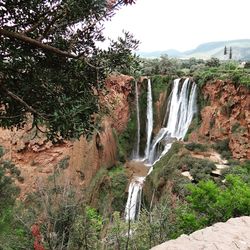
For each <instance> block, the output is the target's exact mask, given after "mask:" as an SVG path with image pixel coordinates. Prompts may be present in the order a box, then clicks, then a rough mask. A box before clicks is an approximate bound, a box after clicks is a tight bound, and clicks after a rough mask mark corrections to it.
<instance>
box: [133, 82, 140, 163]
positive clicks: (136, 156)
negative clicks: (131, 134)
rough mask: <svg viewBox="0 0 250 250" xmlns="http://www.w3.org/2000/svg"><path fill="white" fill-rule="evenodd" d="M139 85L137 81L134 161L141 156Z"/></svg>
mask: <svg viewBox="0 0 250 250" xmlns="http://www.w3.org/2000/svg"><path fill="white" fill-rule="evenodd" d="M138 95H139V94H138V85H137V81H136V82H135V101H136V120H137V141H136V147H135V152H134V154H133V158H134V159H139V158H140V154H139V150H140V128H141V126H140V109H139V96H138Z"/></svg>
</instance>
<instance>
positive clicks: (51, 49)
mask: <svg viewBox="0 0 250 250" xmlns="http://www.w3.org/2000/svg"><path fill="white" fill-rule="evenodd" d="M0 35H4V36H7V37H9V38H14V39H17V40H19V41H22V42H25V43H29V44H31V45H33V46H35V47H37V48H40V49H42V50H46V51H49V52H51V53H54V54H56V55H58V56H62V57H67V58H73V59H82V60H84V61H85V62H86V64H87V65H89V66H90V67H91V68H95V69H100V68H102V67H97V66H95V65H93V64H91V63H90V62H88V61H87V59H86V58H84V57H83V55H82V53H80V54H79V55H75V54H72V53H69V52H66V51H62V50H60V49H58V48H55V47H53V46H51V45H48V44H44V43H42V42H40V41H37V40H36V39H33V38H30V37H28V36H26V35H24V34H21V33H18V32H13V31H8V30H6V29H0Z"/></svg>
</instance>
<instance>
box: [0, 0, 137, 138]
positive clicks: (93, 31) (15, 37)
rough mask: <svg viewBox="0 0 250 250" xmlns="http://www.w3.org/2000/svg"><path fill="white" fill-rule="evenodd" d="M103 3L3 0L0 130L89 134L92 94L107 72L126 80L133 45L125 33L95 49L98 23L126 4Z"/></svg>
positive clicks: (132, 61) (94, 95)
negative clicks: (26, 126) (26, 128)
mask: <svg viewBox="0 0 250 250" xmlns="http://www.w3.org/2000/svg"><path fill="white" fill-rule="evenodd" d="M131 3H133V1H123V0H120V1H104V0H81V1H76V0H63V1H61V0H49V1H48V0H43V1H36V0H28V1H22V0H20V1H14V0H4V1H1V3H0V11H1V15H0V16H1V18H0V27H1V28H0V36H1V39H0V55H1V60H0V89H1V91H0V98H1V103H0V107H1V109H0V126H3V127H6V128H11V127H17V128H20V127H22V126H23V125H24V123H25V122H26V117H27V112H28V113H31V114H32V117H33V127H35V128H37V129H40V128H41V127H42V128H43V130H44V129H45V128H46V133H47V135H48V136H49V138H56V137H58V136H60V137H61V138H76V137H79V135H80V134H82V133H85V134H89V133H91V131H93V129H94V124H93V123H94V121H93V116H92V115H93V113H96V112H97V111H98V108H99V106H98V91H99V90H100V88H102V87H103V80H104V78H105V77H106V76H107V74H108V73H110V72H112V71H116V70H117V71H119V72H120V73H131V70H133V69H134V68H135V67H136V66H137V65H138V64H137V57H136V56H135V55H133V54H132V51H133V49H135V48H136V47H137V45H138V41H137V40H135V39H134V38H133V36H132V35H130V34H129V33H127V32H124V37H123V38H119V39H118V41H111V44H110V48H108V49H107V50H103V49H100V48H99V47H98V46H97V42H103V41H104V40H105V37H104V36H103V34H102V29H103V22H104V21H107V20H109V19H110V18H111V17H112V16H113V15H114V13H115V12H116V11H117V10H118V9H119V8H120V7H121V6H122V5H124V4H131Z"/></svg>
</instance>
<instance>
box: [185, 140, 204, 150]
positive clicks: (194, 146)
mask: <svg viewBox="0 0 250 250" xmlns="http://www.w3.org/2000/svg"><path fill="white" fill-rule="evenodd" d="M185 148H186V149H188V150H190V151H197V152H204V151H206V150H207V146H206V145H204V144H200V143H196V142H191V143H188V144H186V145H185Z"/></svg>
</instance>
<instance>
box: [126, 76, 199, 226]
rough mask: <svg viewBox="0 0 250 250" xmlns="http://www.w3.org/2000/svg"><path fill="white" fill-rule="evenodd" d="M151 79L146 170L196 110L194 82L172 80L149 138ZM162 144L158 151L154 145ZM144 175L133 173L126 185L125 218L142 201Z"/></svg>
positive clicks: (183, 129) (182, 133)
mask: <svg viewBox="0 0 250 250" xmlns="http://www.w3.org/2000/svg"><path fill="white" fill-rule="evenodd" d="M152 106H153V105H152V91H151V82H150V80H148V95H147V145H146V149H145V159H144V160H146V163H147V164H148V165H150V166H151V168H150V170H149V172H148V174H150V172H151V171H152V170H153V167H152V166H153V165H154V163H156V162H157V161H158V160H159V159H160V158H161V157H162V156H163V155H165V154H166V153H167V152H168V150H169V149H170V148H171V145H172V143H173V141H174V140H183V138H184V136H185V134H186V132H187V130H188V127H189V125H190V123H191V121H192V118H193V115H194V114H195V113H196V110H197V107H196V84H195V83H194V82H192V81H190V79H189V78H187V79H185V81H184V82H183V83H182V81H181V79H176V80H174V84H173V88H172V92H171V94H170V95H169V98H168V104H167V110H166V115H165V117H164V122H163V125H164V127H163V128H161V129H160V131H159V132H158V134H157V135H156V136H155V138H154V139H153V141H152V143H151V144H150V142H151V136H152V131H153V108H152ZM162 144H163V147H161V148H160V150H158V151H157V147H158V146H159V145H162ZM144 180H145V177H135V178H134V179H133V180H132V181H131V183H130V186H129V194H128V200H127V204H126V209H125V218H126V220H127V221H128V220H135V219H136V218H138V216H139V212H140V205H141V192H142V186H143V182H144Z"/></svg>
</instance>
